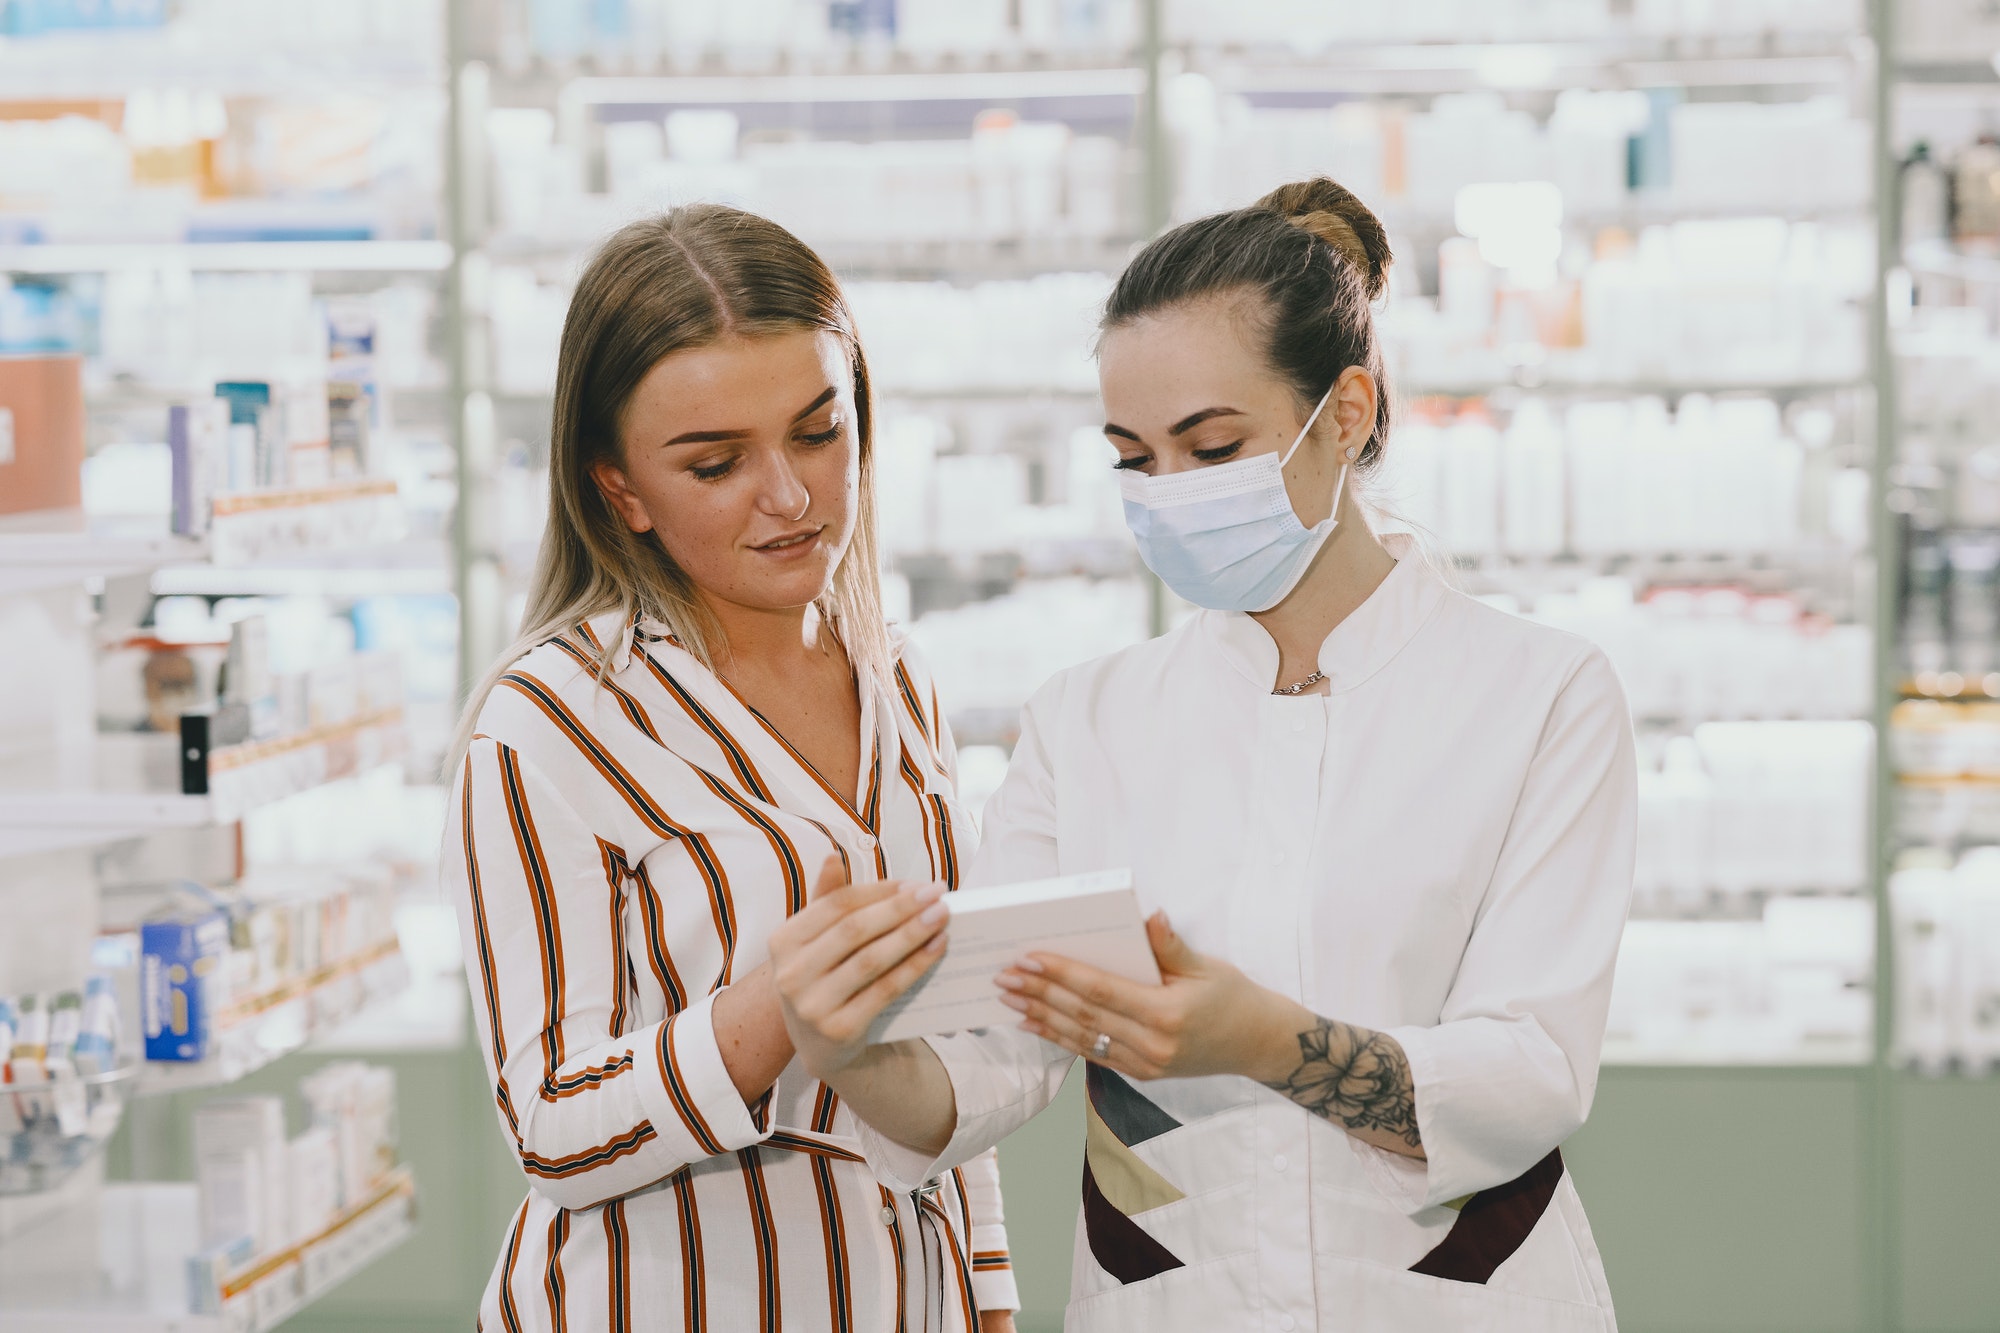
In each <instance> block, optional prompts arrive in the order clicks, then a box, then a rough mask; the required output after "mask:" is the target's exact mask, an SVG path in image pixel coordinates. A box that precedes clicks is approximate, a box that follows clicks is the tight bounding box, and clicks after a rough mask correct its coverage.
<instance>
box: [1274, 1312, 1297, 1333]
mask: <svg viewBox="0 0 2000 1333" xmlns="http://www.w3.org/2000/svg"><path fill="white" fill-rule="evenodd" d="M1298 1324H1299V1321H1298V1320H1296V1319H1294V1318H1292V1317H1291V1316H1290V1315H1288V1314H1285V1315H1279V1316H1278V1327H1279V1328H1282V1329H1284V1330H1285V1333H1291V1330H1293V1329H1294V1328H1297V1327H1298Z"/></svg>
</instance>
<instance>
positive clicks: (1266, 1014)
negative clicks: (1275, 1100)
mask: <svg viewBox="0 0 2000 1333" xmlns="http://www.w3.org/2000/svg"><path fill="white" fill-rule="evenodd" d="M1146 937H1147V939H1148V940H1149V941H1151V943H1152V946H1153V957H1154V959H1155V960H1156V961H1158V963H1159V965H1160V981H1161V984H1160V985H1158V986H1148V985H1143V984H1141V983H1139V982H1136V981H1127V980H1126V979H1125V978H1123V977H1117V976H1113V975H1112V974H1110V973H1109V972H1103V971H1100V970H1098V969H1097V968H1094V967H1091V966H1089V965H1088V964H1085V963H1079V962H1076V961H1074V960H1072V959H1068V958H1062V957H1059V956H1057V955H1055V954H1046V953H1037V954H1030V955H1029V956H1028V957H1026V958H1024V959H1022V960H1021V961H1019V962H1017V963H1015V964H1014V965H1013V966H1012V967H1010V968H1008V969H1007V970H1006V971H1004V972H1002V973H1001V974H1000V975H999V977H998V982H999V984H1000V987H1001V989H1002V992H1003V993H1002V994H1001V996H1000V998H1001V999H1002V1000H1003V1001H1005V1002H1006V1004H1007V1005H1008V1006H1009V1007H1010V1008H1012V1009H1015V1010H1017V1011H1018V1012H1019V1013H1020V1014H1021V1015H1022V1017H1023V1020H1024V1021H1023V1022H1022V1024H1021V1027H1022V1028H1023V1030H1025V1031H1028V1032H1031V1033H1033V1034H1034V1035H1036V1036H1038V1037H1042V1038H1045V1039H1047V1040H1049V1041H1052V1042H1054V1043H1055V1044H1056V1045H1058V1046H1061V1047H1062V1048H1063V1049H1065V1050H1067V1051H1070V1052H1071V1053H1073V1054H1075V1055H1081V1056H1083V1057H1084V1058H1086V1059H1088V1060H1092V1061H1094V1062H1095V1063H1097V1064H1101V1065H1103V1066H1105V1067H1106V1068H1108V1069H1114V1070H1116V1071H1118V1072H1119V1073H1121V1074H1127V1075H1130V1076H1131V1077H1133V1078H1188V1077H1193V1076H1194V1075H1197V1074H1241V1073H1244V1072H1246V1071H1247V1070H1249V1069H1251V1068H1254V1067H1255V1065H1254V1064H1253V1063H1252V1061H1253V1060H1254V1059H1255V1057H1256V1054H1257V1052H1259V1050H1260V1049H1261V1048H1262V1047H1264V1046H1268V1045H1270V1044H1271V1040H1272V1036H1271V1034H1272V1031H1273V1030H1274V1028H1276V1029H1280V1030H1281V1029H1282V1026H1283V1024H1282V1022H1278V1021H1277V1020H1276V1015H1277V1014H1278V1013H1279V1008H1278V1006H1279V1005H1282V1004H1283V1003H1285V1001H1284V1000H1283V997H1281V996H1279V995H1277V994H1276V993H1275V992H1272V991H1269V990H1266V989H1265V988H1264V987H1262V986H1259V985H1258V984H1257V983H1256V982H1254V981H1252V980H1250V978H1248V977H1246V976H1244V975H1243V973H1241V972H1239V971H1238V970H1237V969H1236V968H1234V967H1231V966H1230V965H1229V964H1228V963H1225V962H1223V961H1222V960H1221V959H1218V958H1209V957H1205V956H1204V955H1202V954H1198V953H1196V952H1195V951H1194V950H1192V949H1190V948H1188V946H1187V943H1186V941H1184V940H1182V939H1181V937H1180V936H1179V935H1176V934H1175V933H1174V928H1173V927H1172V926H1171V925H1169V924H1168V923H1167V914H1166V913H1165V912H1155V913H1154V914H1153V915H1152V917H1151V918H1150V919H1148V920H1147V922H1146ZM1100 1035H1103V1036H1108V1037H1110V1038H1111V1043H1110V1046H1109V1047H1108V1048H1107V1049H1106V1051H1105V1052H1104V1054H1102V1055H1099V1054H1098V1053H1097V1051H1096V1050H1095V1049H1094V1047H1095V1045H1096V1042H1097V1039H1098V1037H1099V1036H1100ZM1285 1040H1287V1041H1291V1040H1292V1039H1291V1038H1290V1037H1289V1036H1287V1037H1286V1038H1285Z"/></svg>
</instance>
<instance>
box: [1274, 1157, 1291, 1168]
mask: <svg viewBox="0 0 2000 1333" xmlns="http://www.w3.org/2000/svg"><path fill="white" fill-rule="evenodd" d="M1290 1165H1291V1162H1290V1160H1289V1159H1287V1158H1286V1156H1285V1155H1284V1154H1283V1153H1279V1154H1278V1155H1277V1156H1276V1157H1273V1158H1272V1159H1271V1169H1272V1170H1273V1171H1282V1170H1284V1169H1285V1168H1286V1167H1288V1166H1290Z"/></svg>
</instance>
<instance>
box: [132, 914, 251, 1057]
mask: <svg viewBox="0 0 2000 1333" xmlns="http://www.w3.org/2000/svg"><path fill="white" fill-rule="evenodd" d="M228 948H229V915H228V913H226V912H224V911H222V910H221V909H220V908H216V909H213V910H202V911H189V912H178V913H174V914H172V915H169V916H164V917H160V918H157V919H155V920H152V921H148V922H146V923H145V924H144V925H142V926H140V927H139V1008H140V1011H141V1018H142V1025H143V1027H144V1030H145V1034H146V1058H147V1059H148V1060H171V1061H176V1062H187V1061H194V1060H202V1059H206V1058H207V1056H208V1046H209V1037H210V1035H211V1030H212V1027H213V1025H214V1022H215V996H214V987H215V984H216V973H217V971H218V970H219V969H220V968H221V966H222V954H223V952H224V951H225V950H226V949H228Z"/></svg>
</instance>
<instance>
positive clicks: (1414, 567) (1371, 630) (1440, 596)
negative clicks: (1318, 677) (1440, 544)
mask: <svg viewBox="0 0 2000 1333" xmlns="http://www.w3.org/2000/svg"><path fill="white" fill-rule="evenodd" d="M1382 545H1383V547H1384V548H1386V549H1387V550H1388V552H1389V554H1391V555H1393V556H1395V557H1396V567H1395V568H1394V569H1392V570H1390V571H1389V577H1387V578H1385V579H1383V580H1382V583H1381V586H1380V587H1378V588H1376V589H1375V591H1374V592H1372V593H1370V594H1369V595H1368V599H1367V600H1366V601H1364V602H1363V603H1362V604H1361V605H1360V606H1358V607H1356V608H1355V609H1354V611H1353V612H1352V613H1351V614H1349V616H1348V617H1347V619H1345V620H1343V621H1341V622H1340V623H1339V624H1338V625H1335V626H1334V627H1333V632H1332V633H1331V634H1329V635H1327V636H1326V641H1325V642H1324V643H1322V644H1320V648H1319V669H1320V671H1321V672H1323V673H1325V675H1326V678H1327V680H1328V682H1329V683H1330V686H1331V688H1332V691H1333V693H1335V694H1345V693H1346V692H1347V691H1349V690H1351V689H1354V688H1355V687H1356V686H1358V685H1360V684H1361V683H1362V682H1363V681H1366V680H1367V679H1368V678H1369V677H1371V676H1373V675H1374V674H1375V673H1376V672H1378V671H1380V670H1381V669H1382V668H1383V667H1385V666H1387V665H1388V664H1389V662H1390V660H1391V659H1393V658H1394V657H1395V656H1396V654H1397V653H1399V652H1401V651H1402V650H1403V646H1404V645H1405V644H1407V643H1409V641H1410V640H1411V639H1413V638H1415V637H1416V635H1417V631H1418V630H1420V629H1422V628H1423V627H1424V624H1425V622H1426V621H1428V620H1429V619H1430V618H1431V615H1432V614H1433V613H1434V612H1435V611H1436V610H1437V608H1438V606H1439V605H1440V604H1441V603H1442V602H1443V601H1444V598H1445V591H1446V589H1445V586H1444V584H1443V582H1441V581H1440V580H1439V578H1438V576H1437V575H1436V573H1434V572H1433V571H1432V570H1431V569H1430V568H1429V566H1427V565H1426V564H1425V563H1424V560H1423V557H1422V556H1421V554H1419V553H1418V552H1417V551H1416V549H1415V547H1414V544H1413V543H1412V541H1411V539H1410V537H1409V536H1408V535H1407V534H1403V533H1391V534H1388V535H1385V536H1384V537H1383V538H1382ZM1195 628H1196V629H1197V630H1198V631H1199V632H1200V633H1202V634H1204V635H1206V636H1207V637H1208V638H1209V639H1210V640H1211V641H1212V642H1213V643H1214V644H1215V645H1216V647H1217V648H1218V649H1219V650H1220V651H1221V653H1222V656H1223V658H1224V659H1225V660H1226V661H1227V662H1228V663H1229V665H1230V666H1231V667H1232V668H1234V669H1235V670H1236V671H1237V672H1238V673H1239V674H1241V675H1242V676H1243V677H1244V678H1245V679H1246V680H1248V681H1250V683H1251V684H1253V685H1255V686H1256V687H1257V688H1258V690H1259V691H1260V692H1268V691H1269V690H1270V688H1271V682H1272V681H1273V680H1274V679H1275V678H1276V676H1277V674H1278V645H1277V643H1276V642H1275V641H1274V640H1273V639H1272V638H1271V636H1270V634H1269V633H1268V632H1266V631H1265V629H1264V627H1263V626H1262V625H1259V624H1258V623H1257V622H1256V621H1255V620H1252V619H1251V618H1250V617H1249V616H1248V615H1246V614H1244V613H1243V612H1241V611H1202V612H1200V613H1199V614H1198V615H1197V616H1196V618H1195Z"/></svg>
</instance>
